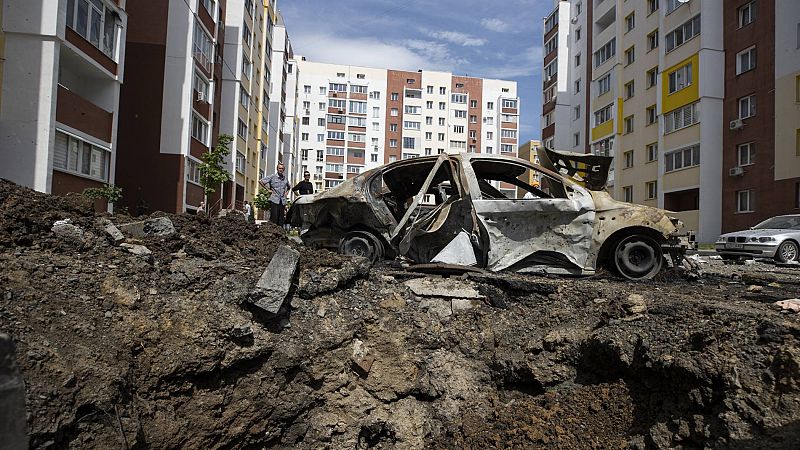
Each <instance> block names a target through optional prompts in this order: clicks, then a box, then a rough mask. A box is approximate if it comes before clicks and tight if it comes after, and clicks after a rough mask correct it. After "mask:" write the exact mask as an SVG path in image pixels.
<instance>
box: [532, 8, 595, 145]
mask: <svg viewBox="0 0 800 450" xmlns="http://www.w3.org/2000/svg"><path fill="white" fill-rule="evenodd" d="M553 3H554V5H555V9H554V10H553V11H552V12H551V13H550V14H549V15H548V16H547V17H545V19H544V39H543V42H542V45H543V48H544V51H543V52H542V53H543V54H544V60H543V64H542V67H543V69H542V119H541V129H542V143H543V145H544V146H545V147H547V148H551V149H558V150H565V151H572V152H579V153H586V152H588V149H589V143H588V140H587V133H586V130H587V129H588V122H587V121H588V117H589V116H590V114H587V113H586V105H587V104H588V102H589V97H588V93H589V88H588V86H587V81H590V80H591V79H592V64H590V58H589V55H590V54H591V51H590V49H591V42H592V33H589V32H587V31H590V30H591V26H590V25H589V24H591V18H590V13H591V11H592V9H591V7H585V6H584V3H583V2H582V1H581V0H569V1H554V2H553Z"/></svg>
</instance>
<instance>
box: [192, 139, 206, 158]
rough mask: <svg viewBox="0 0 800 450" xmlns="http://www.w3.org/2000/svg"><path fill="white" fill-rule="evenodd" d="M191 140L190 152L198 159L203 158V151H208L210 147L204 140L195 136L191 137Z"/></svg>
mask: <svg viewBox="0 0 800 450" xmlns="http://www.w3.org/2000/svg"><path fill="white" fill-rule="evenodd" d="M189 140H190V143H189V154H190V155H192V156H194V157H195V158H197V159H202V158H203V153H205V152H207V151H208V147H206V146H205V145H203V143H202V142H200V141H198V140H197V139H195V138H191V139H189Z"/></svg>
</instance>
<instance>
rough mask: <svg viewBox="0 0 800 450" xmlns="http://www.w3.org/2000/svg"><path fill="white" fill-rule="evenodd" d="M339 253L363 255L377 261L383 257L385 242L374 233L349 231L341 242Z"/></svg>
mask: <svg viewBox="0 0 800 450" xmlns="http://www.w3.org/2000/svg"><path fill="white" fill-rule="evenodd" d="M339 253H342V254H344V255H353V256H361V257H363V258H367V259H369V260H370V261H372V262H375V261H378V260H380V259H382V258H383V244H381V241H380V240H379V239H378V238H377V237H375V235H373V234H372V233H369V232H366V231H356V232H351V233H347V235H345V237H344V238H343V239H342V241H341V242H340V243H339Z"/></svg>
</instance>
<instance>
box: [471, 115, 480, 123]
mask: <svg viewBox="0 0 800 450" xmlns="http://www.w3.org/2000/svg"><path fill="white" fill-rule="evenodd" d="M469 123H478V116H472V115H471V116H469Z"/></svg>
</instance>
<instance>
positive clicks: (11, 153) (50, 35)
mask: <svg viewBox="0 0 800 450" xmlns="http://www.w3.org/2000/svg"><path fill="white" fill-rule="evenodd" d="M2 6H3V13H2V36H0V48H2V50H0V51H2V55H0V59H3V60H4V61H5V62H7V64H3V67H2V69H0V70H1V71H2V72H0V80H2V94H0V95H1V98H2V103H1V104H0V160H2V164H0V177H2V178H6V179H8V180H11V181H13V182H15V183H18V184H21V185H24V186H28V187H31V188H33V189H36V190H38V191H41V192H47V193H53V194H65V193H68V192H82V191H83V190H84V189H86V188H91V187H100V186H102V185H103V184H104V183H110V184H114V183H115V177H114V173H115V170H114V169H115V166H116V164H117V156H118V149H117V143H118V139H117V137H118V136H117V129H118V123H119V122H120V114H119V101H120V86H121V85H122V82H123V73H124V71H125V54H126V52H125V36H126V30H127V22H128V15H127V13H126V1H125V0H90V1H87V0H58V1H51V0H47V1H45V0H4V2H3V3H2Z"/></svg>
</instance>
